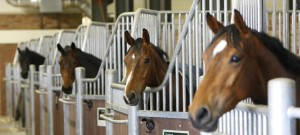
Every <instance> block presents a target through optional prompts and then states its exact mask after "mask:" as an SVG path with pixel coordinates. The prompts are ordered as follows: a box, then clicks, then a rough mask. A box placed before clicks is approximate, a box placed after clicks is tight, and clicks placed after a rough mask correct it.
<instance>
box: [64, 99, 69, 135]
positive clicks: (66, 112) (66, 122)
mask: <svg viewBox="0 0 300 135" xmlns="http://www.w3.org/2000/svg"><path fill="white" fill-rule="evenodd" d="M63 109H64V135H70V124H69V123H70V122H69V118H70V117H69V113H70V111H69V105H68V104H63Z"/></svg>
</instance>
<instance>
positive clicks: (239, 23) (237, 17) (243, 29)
mask: <svg viewBox="0 0 300 135" xmlns="http://www.w3.org/2000/svg"><path fill="white" fill-rule="evenodd" d="M234 25H235V26H236V27H237V29H238V31H239V33H240V34H241V37H245V36H247V35H248V34H250V29H249V28H248V27H247V25H246V23H245V22H244V20H243V17H242V15H241V13H240V12H239V11H237V10H236V9H235V10H234Z"/></svg>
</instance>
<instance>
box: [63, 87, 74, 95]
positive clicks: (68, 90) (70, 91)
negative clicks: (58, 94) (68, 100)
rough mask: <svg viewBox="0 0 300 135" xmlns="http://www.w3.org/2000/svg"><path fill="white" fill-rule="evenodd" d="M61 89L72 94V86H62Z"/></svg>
mask: <svg viewBox="0 0 300 135" xmlns="http://www.w3.org/2000/svg"><path fill="white" fill-rule="evenodd" d="M61 89H62V91H63V92H64V93H65V94H68V95H69V94H72V86H62V88H61Z"/></svg>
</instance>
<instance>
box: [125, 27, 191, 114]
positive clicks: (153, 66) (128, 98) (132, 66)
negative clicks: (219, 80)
mask: <svg viewBox="0 0 300 135" xmlns="http://www.w3.org/2000/svg"><path fill="white" fill-rule="evenodd" d="M124 35H125V41H126V43H127V44H129V45H130V48H129V49H128V51H127V53H126V55H125V57H124V63H125V66H126V74H125V77H126V86H125V89H124V95H123V99H124V102H125V103H126V104H128V105H131V106H135V105H137V104H138V103H139V101H140V100H141V99H142V96H143V92H144V91H145V88H146V86H148V87H157V86H159V85H160V84H161V83H162V81H163V79H164V77H165V75H166V72H167V69H168V66H169V62H168V55H167V53H166V52H164V51H163V50H161V49H160V48H159V47H157V46H155V45H153V43H151V42H150V36H149V33H148V31H147V30H146V29H143V33H142V38H137V39H133V38H132V37H131V35H130V34H129V32H128V31H126V32H125V34H124ZM173 73H175V72H173ZM179 76H180V77H179V79H180V80H179V82H180V84H179V93H182V90H181V89H182V84H181V80H182V77H181V75H179ZM171 79H172V81H173V85H174V86H173V87H172V88H174V89H172V91H173V92H172V93H173V95H172V96H173V97H176V96H175V93H176V92H175V75H173V76H172V78H171ZM166 90H167V91H166V95H169V86H168V84H167V88H166ZM162 95H163V94H160V97H159V98H163V97H162ZM153 97H154V99H155V98H156V96H153ZM169 98H172V97H168V96H167V97H166V101H169ZM181 98H182V97H180V99H179V101H182V99H181ZM187 99H188V98H187ZM172 100H174V101H173V103H176V102H175V98H173V99H172ZM154 102H156V100H154ZM180 104H182V103H181V102H180ZM166 106H167V107H166V108H169V103H167V105H166ZM172 108H175V104H173V106H172ZM156 109H159V110H161V109H162V107H161V106H160V108H156Z"/></svg>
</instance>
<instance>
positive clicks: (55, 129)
mask: <svg viewBox="0 0 300 135" xmlns="http://www.w3.org/2000/svg"><path fill="white" fill-rule="evenodd" d="M74 35H75V31H72V30H61V31H60V32H58V33H56V34H54V36H53V41H52V44H51V46H50V48H49V49H50V50H51V51H50V52H49V54H48V56H47V58H46V65H40V68H39V69H40V70H39V72H40V73H39V76H40V77H39V78H40V80H39V89H38V90H36V91H35V92H36V93H37V95H38V97H39V104H40V107H39V109H40V125H39V127H40V134H41V135H44V134H48V135H53V134H63V130H64V129H63V127H64V125H63V107H62V106H63V105H62V104H60V103H59V102H58V97H57V95H58V96H59V95H60V94H59V91H60V90H61V77H60V72H59V65H58V59H59V56H60V54H59V53H58V50H57V49H56V45H57V43H61V44H62V45H67V44H70V43H71V42H72V41H73V39H74Z"/></svg>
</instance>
